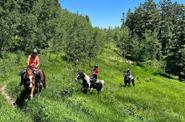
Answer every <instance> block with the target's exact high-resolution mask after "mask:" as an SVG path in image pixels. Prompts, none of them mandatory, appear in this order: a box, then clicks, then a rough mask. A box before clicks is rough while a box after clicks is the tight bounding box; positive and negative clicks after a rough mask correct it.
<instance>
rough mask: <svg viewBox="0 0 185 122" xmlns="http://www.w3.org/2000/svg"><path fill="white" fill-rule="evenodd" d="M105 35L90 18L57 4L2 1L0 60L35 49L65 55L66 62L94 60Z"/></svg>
mask: <svg viewBox="0 0 185 122" xmlns="http://www.w3.org/2000/svg"><path fill="white" fill-rule="evenodd" d="M102 36H103V33H102V31H101V30H100V29H99V28H93V27H92V25H91V22H90V19H89V17H88V16H87V15H86V16H82V15H79V14H73V13H71V12H69V11H68V10H65V9H62V7H61V6H60V4H59V2H58V0H1V1H0V56H1V57H3V56H4V55H5V54H6V53H7V52H15V51H24V52H27V53H29V52H30V51H31V49H32V48H38V49H39V50H42V51H47V52H48V51H49V52H51V53H56V52H57V53H61V54H62V53H65V54H66V56H67V58H69V59H71V60H74V59H76V58H93V57H95V56H96V55H97V52H98V50H99V48H100V46H101V43H102V42H103V41H102Z"/></svg>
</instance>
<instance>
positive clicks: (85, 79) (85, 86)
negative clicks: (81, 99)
mask: <svg viewBox="0 0 185 122" xmlns="http://www.w3.org/2000/svg"><path fill="white" fill-rule="evenodd" d="M76 79H77V80H82V91H83V92H84V93H87V92H88V91H90V90H91V89H92V88H94V89H96V90H97V92H98V93H100V91H102V90H103V86H104V80H98V79H97V81H96V82H95V83H93V82H91V78H90V77H89V76H88V75H86V74H85V73H78V75H77V78H76Z"/></svg>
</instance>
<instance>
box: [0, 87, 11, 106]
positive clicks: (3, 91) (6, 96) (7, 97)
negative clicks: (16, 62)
mask: <svg viewBox="0 0 185 122" xmlns="http://www.w3.org/2000/svg"><path fill="white" fill-rule="evenodd" d="M6 85H7V84H3V85H2V86H0V94H2V95H3V96H4V98H5V99H6V101H7V102H8V103H9V104H11V105H12V106H14V100H13V98H11V97H10V96H9V95H8V93H7V92H6Z"/></svg>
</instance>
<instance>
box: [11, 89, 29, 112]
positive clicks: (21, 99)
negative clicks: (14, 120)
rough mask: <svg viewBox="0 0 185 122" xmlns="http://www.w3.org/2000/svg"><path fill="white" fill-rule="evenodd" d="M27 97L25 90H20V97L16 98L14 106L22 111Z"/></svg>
mask: <svg viewBox="0 0 185 122" xmlns="http://www.w3.org/2000/svg"><path fill="white" fill-rule="evenodd" d="M27 100H28V97H27V95H26V92H25V90H22V91H21V93H20V95H19V96H18V97H17V99H16V101H15V102H14V105H15V106H16V107H18V108H20V109H23V108H24V107H25V106H26V103H27Z"/></svg>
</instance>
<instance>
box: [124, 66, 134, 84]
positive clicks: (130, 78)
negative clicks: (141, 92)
mask: <svg viewBox="0 0 185 122" xmlns="http://www.w3.org/2000/svg"><path fill="white" fill-rule="evenodd" d="M123 76H124V83H125V86H126V85H127V83H128V84H129V86H130V83H131V82H132V84H133V86H134V85H135V83H134V77H133V76H132V74H131V71H130V69H128V70H127V73H126V74H125V75H123Z"/></svg>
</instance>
